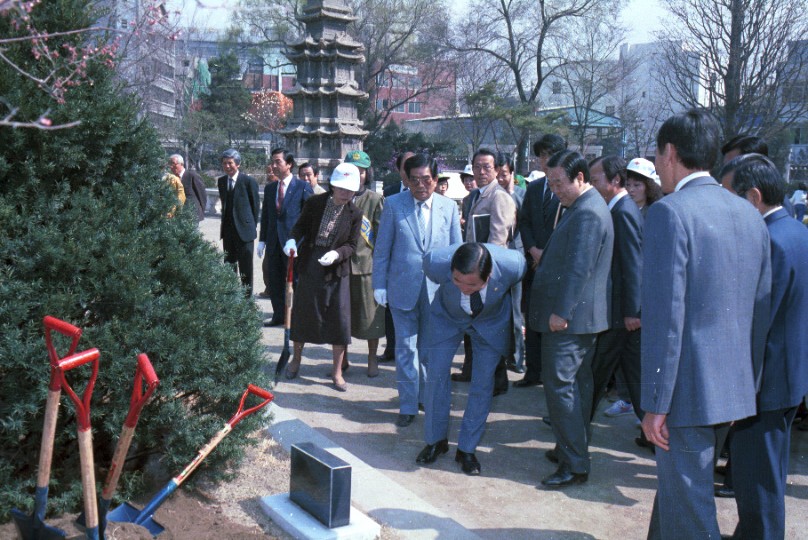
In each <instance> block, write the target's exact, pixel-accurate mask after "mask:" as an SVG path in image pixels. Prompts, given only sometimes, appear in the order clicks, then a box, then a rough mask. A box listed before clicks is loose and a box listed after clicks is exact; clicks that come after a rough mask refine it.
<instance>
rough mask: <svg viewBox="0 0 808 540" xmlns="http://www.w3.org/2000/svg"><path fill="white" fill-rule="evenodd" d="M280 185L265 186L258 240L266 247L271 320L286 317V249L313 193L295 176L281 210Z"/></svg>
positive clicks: (266, 276) (266, 275)
mask: <svg viewBox="0 0 808 540" xmlns="http://www.w3.org/2000/svg"><path fill="white" fill-rule="evenodd" d="M279 184H280V182H272V183H270V184H267V185H266V187H264V204H263V207H262V209H261V232H260V234H259V235H258V241H259V242H264V243H265V244H266V253H265V254H264V262H263V263H262V265H261V269H262V270H263V272H264V285H266V288H267V292H269V300H270V302H272V312H273V313H272V319H273V320H279V318H280V317H282V316H283V313H284V307H285V305H286V298H285V287H286V268H287V265H288V264H289V260H288V258H287V257H286V255H284V254H283V246H284V244H286V241H287V240H288V239H289V233H290V231H291V230H292V227H294V226H295V223H297V220H298V218H299V217H300V212H302V210H303V203H304V202H306V199H308V198H309V197H311V196H312V195H313V194H314V191H313V190H312V188H311V185H310V184H309V183H308V182H304V181H303V180H300V179H298V178H296V177H292V180H291V181H290V182H289V187H288V188H287V189H286V193H284V196H283V205H282V206H281V208H280V211H278V209H277V207H276V199H277V196H278V185H279Z"/></svg>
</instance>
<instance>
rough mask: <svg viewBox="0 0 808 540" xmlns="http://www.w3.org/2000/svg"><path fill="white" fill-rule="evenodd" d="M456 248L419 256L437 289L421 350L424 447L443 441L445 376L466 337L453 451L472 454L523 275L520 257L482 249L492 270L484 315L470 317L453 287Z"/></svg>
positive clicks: (446, 423) (507, 341) (448, 395)
mask: <svg viewBox="0 0 808 540" xmlns="http://www.w3.org/2000/svg"><path fill="white" fill-rule="evenodd" d="M458 247H460V246H459V245H453V246H449V247H447V248H441V249H436V250H433V251H430V252H429V253H427V255H426V257H424V272H425V273H426V276H427V277H428V278H429V279H430V280H432V281H435V282H436V283H438V284H439V285H440V287H439V288H438V290H437V292H436V294H435V299H434V301H433V302H432V305H431V307H430V324H429V329H428V330H427V337H426V346H427V348H428V349H429V366H428V369H427V382H426V394H425V396H424V397H425V399H426V401H425V402H424V407H425V410H426V420H425V422H424V423H425V429H424V438H425V440H426V443H427V444H435V443H436V442H438V441H440V440H442V439H445V438H447V433H448V431H449V412H450V407H451V401H452V389H451V382H450V377H449V371H450V370H451V367H452V360H453V359H454V355H455V353H456V352H457V347H458V345H459V344H460V343H461V342H462V341H463V334H468V335H470V336H471V344H472V347H473V348H474V368H473V369H472V375H471V387H470V388H469V397H468V402H467V403H466V410H465V413H464V414H463V423H462V424H461V426H460V436H459V438H458V441H457V447H458V448H459V449H460V450H462V451H463V452H467V453H474V451H475V449H476V448H477V444H479V442H480V438H481V437H482V435H483V431H484V429H485V421H486V419H487V418H488V411H489V410H490V408H491V399H492V396H493V390H494V370H495V369H496V367H497V364H498V363H499V359H500V357H501V356H503V355H504V354H506V353H507V351H508V349H509V346H510V333H511V331H512V327H511V287H513V285H514V284H516V283H518V282H519V281H520V280H521V279H522V276H524V274H525V268H526V267H527V264H526V263H525V257H524V256H523V255H522V254H521V253H520V252H518V251H516V250H512V249H506V248H503V247H499V246H495V245H493V244H485V247H486V248H487V249H488V251H489V252H490V253H491V259H492V262H493V267H492V269H491V275H490V276H489V278H488V283H487V285H486V293H485V302H484V305H483V310H482V312H480V314H479V315H477V317H474V318H472V317H471V315H469V314H468V313H466V312H465V311H464V310H463V308H462V307H461V305H460V299H461V293H460V289H458V288H457V286H456V285H455V284H454V283H453V282H452V271H451V260H452V256H453V255H454V252H455V251H456V250H457V248H458Z"/></svg>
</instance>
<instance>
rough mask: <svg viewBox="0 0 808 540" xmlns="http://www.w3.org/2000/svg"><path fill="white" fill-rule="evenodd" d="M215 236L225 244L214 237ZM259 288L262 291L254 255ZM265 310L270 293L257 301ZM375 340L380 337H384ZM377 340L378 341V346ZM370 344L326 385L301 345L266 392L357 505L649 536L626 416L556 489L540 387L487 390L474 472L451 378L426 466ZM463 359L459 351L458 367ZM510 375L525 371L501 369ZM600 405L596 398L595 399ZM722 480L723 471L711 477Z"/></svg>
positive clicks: (318, 356)
mask: <svg viewBox="0 0 808 540" xmlns="http://www.w3.org/2000/svg"><path fill="white" fill-rule="evenodd" d="M202 231H203V233H204V234H205V235H206V237H207V238H209V239H211V240H212V241H213V240H215V239H216V238H218V231H219V220H218V219H217V218H207V219H206V220H205V221H204V222H203V223H202ZM219 245H221V244H219ZM255 264H256V267H255V279H256V282H255V285H254V287H255V290H256V292H258V291H260V290H262V285H263V283H262V279H261V270H260V260H259V259H257V258H256V259H255ZM257 302H258V305H259V307H260V308H261V309H262V310H263V311H264V313H265V314H266V315H267V316H270V315H271V310H272V308H271V305H270V303H269V301H268V300H257ZM263 332H264V344H265V345H266V351H267V358H268V362H269V368H270V369H271V370H272V371H273V372H274V364H275V361H276V360H277V358H278V356H279V355H280V352H281V350H282V347H283V329H282V328H265V329H264V330H263ZM383 341H384V340H382V344H383ZM381 348H382V347H380V350H381ZM366 355H367V346H366V343H365V342H363V341H357V342H355V344H354V345H353V346H352V347H351V348H350V360H351V368H350V370H349V371H348V372H347V374H346V377H345V378H346V381H347V383H348V385H349V388H348V392H345V393H340V392H337V391H336V390H334V389H333V388H332V387H331V381H330V377H329V376H328V375H329V370H330V367H329V366H330V364H331V350H330V348H329V347H324V346H317V345H314V346H312V345H310V346H306V348H305V350H304V359H303V365H302V367H301V370H300V376H299V377H298V378H297V379H295V380H293V381H287V380H286V379H282V381H281V383H280V384H279V385H278V386H277V387H275V389H274V390H273V392H274V393H275V396H276V399H275V402H274V404H273V406H274V413H275V418H274V425H273V427H272V428H271V431H272V432H273V435H274V436H275V437H276V438H277V439H279V440H280V442H281V443H282V444H284V445H285V446H287V447H288V446H289V445H290V444H292V443H294V442H302V441H305V440H313V442H315V443H316V444H319V445H321V446H323V447H325V448H327V449H329V450H330V451H332V452H333V453H335V454H337V455H339V456H340V457H341V458H343V459H345V460H347V461H349V462H350V463H351V464H352V465H353V471H354V472H353V491H352V499H353V504H354V505H355V506H356V507H358V508H360V509H361V510H363V511H364V512H366V513H367V514H369V515H370V516H371V517H373V518H374V519H376V520H377V521H378V522H380V523H382V524H385V525H388V526H390V527H391V528H392V529H394V530H395V532H396V534H398V535H399V536H401V537H403V538H474V537H481V538H491V539H494V538H509V539H512V538H513V539H519V538H526V539H527V538H531V539H536V538H540V539H569V540H572V539H575V540H578V539H587V538H598V539H615V540H631V539H642V538H645V537H646V532H647V529H648V520H649V517H650V513H651V506H652V502H653V497H654V493H655V489H656V471H655V469H656V467H655V462H654V460H653V455H652V454H651V452H650V451H649V450H647V449H643V448H639V447H637V446H636V445H635V444H634V437H636V436H637V435H638V434H639V428H638V427H637V426H636V421H635V419H634V417H633V416H622V417H618V418H607V417H605V416H603V414H602V411H601V413H600V414H599V415H598V416H596V418H595V423H594V430H593V432H594V435H593V441H592V445H591V454H592V473H591V474H590V476H589V481H588V482H587V483H586V484H583V485H580V486H574V487H571V488H567V489H565V490H560V491H551V490H545V489H543V488H541V487H537V486H540V480H541V478H543V477H544V476H546V475H548V474H550V473H552V472H553V471H554V470H555V466H554V465H553V464H551V463H550V462H548V461H547V460H546V459H545V458H544V451H545V450H546V449H549V448H551V447H552V445H553V435H552V431H551V429H550V428H549V427H548V426H547V425H545V424H544V423H542V422H541V420H540V418H541V417H542V416H544V415H545V414H546V413H547V408H546V404H545V399H544V393H543V392H544V391H543V389H542V388H541V387H534V388H524V389H523V388H513V387H511V389H510V391H509V392H508V393H507V394H505V395H502V396H499V397H497V398H495V399H494V403H493V407H492V411H491V414H490V416H489V419H488V427H487V431H486V433H485V435H484V437H483V440H482V442H481V444H480V446H479V447H478V449H477V457H478V459H479V460H480V462H481V464H482V475H481V476H479V477H469V476H466V475H464V474H463V473H462V472H461V471H460V468H459V465H458V464H457V463H455V462H454V450H455V448H456V442H457V431H458V429H459V425H460V417H461V416H462V412H463V408H464V406H465V401H466V397H467V395H466V392H467V390H468V386H467V385H466V384H464V383H454V388H453V390H454V395H453V404H452V410H453V413H452V425H451V432H450V435H449V442H450V452H449V453H448V454H446V455H444V456H442V457H440V458H439V459H438V461H437V462H435V463H434V464H433V465H431V466H429V467H421V466H419V465H417V464H416V463H415V457H416V455H417V454H418V452H419V451H420V450H421V448H422V447H423V445H424V442H423V413H422V414H421V415H420V416H419V417H418V418H417V419H416V421H415V422H414V423H413V424H412V425H410V426H409V427H406V428H397V427H396V426H395V425H394V423H393V422H394V421H395V419H396V416H397V414H398V400H397V394H396V390H395V368H394V366H393V365H392V363H382V364H380V368H381V375H380V376H379V377H377V378H375V379H369V378H368V377H367V376H366V375H365V367H366ZM461 362H462V356H461V355H458V356H457V357H456V358H455V363H456V367H457V368H459V365H460V364H461ZM509 376H510V378H511V381H514V380H518V379H519V378H520V377H521V376H518V375H515V374H512V373H511V374H509ZM606 406H608V403H604V404H603V405H602V408H605V407H606ZM806 453H808V432H803V431H797V430H795V431H794V441H793V445H792V458H791V473H792V474H791V475H790V476H789V486H788V489H787V491H786V494H787V500H786V512H787V523H786V537H787V538H805V537H806V534H808V533H806V531H805V528H806V526H807V524H808V504H806V501H805V499H808V456H806ZM718 478H719V479H720V477H718ZM716 503H717V507H718V516H719V523H720V526H721V531H722V532H723V533H724V534H730V533H731V532H732V531H733V530H734V528H735V523H736V520H737V517H736V509H735V501H734V499H716Z"/></svg>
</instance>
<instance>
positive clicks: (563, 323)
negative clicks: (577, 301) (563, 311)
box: [550, 313, 569, 332]
mask: <svg viewBox="0 0 808 540" xmlns="http://www.w3.org/2000/svg"><path fill="white" fill-rule="evenodd" d="M567 328H569V323H567V319H562V318H561V317H559V316H558V315H556V314H555V313H553V314H552V315H550V332H561V331H563V330H566V329H567Z"/></svg>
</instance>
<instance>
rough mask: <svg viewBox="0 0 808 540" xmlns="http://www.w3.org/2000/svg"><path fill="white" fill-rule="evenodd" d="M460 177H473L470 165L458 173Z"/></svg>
mask: <svg viewBox="0 0 808 540" xmlns="http://www.w3.org/2000/svg"><path fill="white" fill-rule="evenodd" d="M460 176H474V169H472V167H471V163H467V164H466V167H465V168H464V169H463V172H462V173H460Z"/></svg>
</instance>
